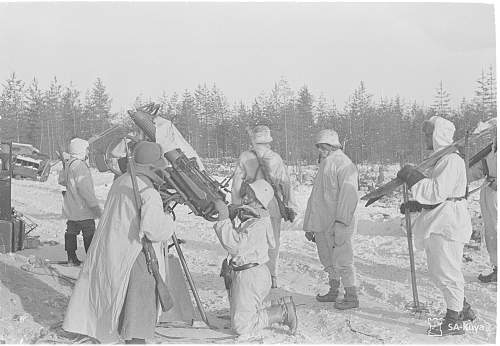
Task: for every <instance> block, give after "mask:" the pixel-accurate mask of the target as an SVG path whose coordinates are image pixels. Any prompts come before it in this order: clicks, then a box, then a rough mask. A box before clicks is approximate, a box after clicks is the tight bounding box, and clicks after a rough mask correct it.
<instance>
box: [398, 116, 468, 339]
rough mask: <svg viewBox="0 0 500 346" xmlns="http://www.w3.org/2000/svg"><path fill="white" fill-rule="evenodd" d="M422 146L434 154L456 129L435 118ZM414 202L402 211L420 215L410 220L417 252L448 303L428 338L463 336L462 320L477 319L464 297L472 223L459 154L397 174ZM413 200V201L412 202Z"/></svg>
mask: <svg viewBox="0 0 500 346" xmlns="http://www.w3.org/2000/svg"><path fill="white" fill-rule="evenodd" d="M423 133H424V138H425V144H426V146H427V149H428V150H433V151H434V152H436V151H439V150H440V149H443V148H444V147H446V146H448V145H450V144H452V143H453V134H454V133H455V126H454V125H453V123H452V122H451V121H449V120H446V119H444V118H441V117H438V116H433V117H431V118H430V119H429V120H426V121H425V122H424V125H423ZM397 176H398V178H399V179H401V180H402V181H404V182H405V183H406V184H407V185H408V187H409V188H411V192H412V195H413V198H414V201H409V204H408V205H407V206H405V205H404V204H403V205H402V206H401V211H404V210H405V209H408V210H409V211H419V212H420V213H419V215H418V216H417V218H416V219H415V221H414V224H413V229H414V231H415V247H416V248H417V249H425V253H426V256H427V266H428V268H429V274H430V276H431V279H432V280H433V281H434V283H435V284H436V286H438V288H439V289H440V290H441V292H442V293H443V296H444V300H445V302H446V307H447V310H446V315H445V317H444V320H443V322H442V324H441V325H440V326H436V327H433V328H430V329H429V330H428V334H430V335H455V334H464V333H465V331H464V329H463V321H465V320H473V319H474V318H475V314H474V312H473V311H472V309H471V307H470V305H469V304H468V303H467V302H466V300H465V297H464V276H463V274H462V268H461V266H462V255H463V249H464V245H465V243H467V242H468V241H469V239H470V236H471V234H472V224H471V218H470V214H469V211H468V209H467V200H466V199H465V191H466V187H467V176H466V171H465V162H464V160H463V159H462V157H461V156H460V155H459V153H458V152H457V151H455V152H451V153H449V154H447V155H444V156H443V157H442V158H441V159H439V160H438V161H437V163H436V164H435V166H434V167H432V168H431V170H430V172H429V177H426V176H425V175H423V174H422V173H421V172H420V171H418V170H416V169H415V168H413V167H412V166H410V165H406V166H404V167H403V168H402V169H401V170H400V171H399V172H398V174H397ZM415 201H416V202H415Z"/></svg>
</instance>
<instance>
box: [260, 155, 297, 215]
mask: <svg viewBox="0 0 500 346" xmlns="http://www.w3.org/2000/svg"><path fill="white" fill-rule="evenodd" d="M252 152H253V153H254V154H255V157H256V158H257V162H258V163H259V167H260V168H261V170H262V174H263V175H264V179H265V180H266V181H267V182H268V183H269V184H270V185H271V186H272V188H273V192H274V198H276V201H277V202H278V208H279V210H280V215H281V217H282V218H283V220H285V221H290V222H293V220H294V219H295V212H294V211H293V209H292V208H289V207H287V206H286V205H285V203H284V202H283V200H284V198H283V199H282V198H281V196H283V197H284V194H283V191H281V196H280V193H279V191H278V186H276V184H275V183H274V182H273V180H272V179H271V176H270V175H269V172H268V171H267V168H266V166H265V165H264V162H263V161H262V158H261V157H259V155H257V152H256V151H255V150H252ZM257 170H258V168H257ZM280 190H281V189H280Z"/></svg>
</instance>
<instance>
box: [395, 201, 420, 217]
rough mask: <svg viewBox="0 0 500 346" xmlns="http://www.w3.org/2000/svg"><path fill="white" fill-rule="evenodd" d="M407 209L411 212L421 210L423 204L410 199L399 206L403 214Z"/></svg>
mask: <svg viewBox="0 0 500 346" xmlns="http://www.w3.org/2000/svg"><path fill="white" fill-rule="evenodd" d="M405 210H408V211H409V212H410V213H416V212H421V211H422V204H420V203H418V202H417V201H408V202H407V203H406V205H405V203H404V202H403V203H401V205H400V207H399V212H400V213H401V214H405Z"/></svg>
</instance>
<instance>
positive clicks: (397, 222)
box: [0, 166, 497, 344]
mask: <svg viewBox="0 0 500 346" xmlns="http://www.w3.org/2000/svg"><path fill="white" fill-rule="evenodd" d="M396 170H397V167H396V166H389V167H386V169H385V176H386V179H385V180H388V179H390V178H392V177H394V175H395V172H396ZM360 171H361V173H362V177H361V180H362V185H365V186H366V185H367V186H370V184H371V182H370V180H375V179H376V174H377V173H378V167H377V166H362V167H360ZM374 172H376V173H374ZM93 176H94V180H95V185H96V192H97V196H98V198H99V200H100V202H101V204H102V205H103V204H104V201H105V198H106V194H107V192H108V190H109V188H110V186H111V183H112V180H113V177H112V175H111V174H103V173H98V172H96V171H93ZM313 176H314V168H313V167H309V168H304V169H303V171H302V178H301V179H300V180H301V181H302V183H301V184H299V183H298V182H296V184H295V192H296V195H297V202H298V204H299V208H300V215H299V218H298V220H297V222H296V223H294V224H285V225H283V232H282V238H281V239H282V240H281V242H282V244H281V252H280V256H281V258H280V274H279V286H280V288H279V289H276V290H272V292H271V295H270V297H269V298H272V297H277V296H281V295H292V296H293V297H294V300H295V302H296V304H297V309H298V318H299V328H298V332H297V334H296V335H295V336H290V335H288V333H287V332H286V328H274V329H270V330H266V331H265V332H264V335H263V336H262V340H260V342H263V343H341V344H345V343H356V344H359V343H366V344H372V343H398V344H399V343H412V344H415V343H419V344H421V343H425V344H429V343H453V344H454V343H460V344H476V343H495V339H496V316H497V315H496V305H497V300H496V288H497V287H496V284H481V283H479V282H478V280H477V278H476V277H477V275H478V274H479V273H480V272H488V271H489V267H488V256H487V253H486V250H485V249H484V248H481V249H474V248H472V247H466V250H465V254H466V257H467V258H468V260H467V261H466V260H464V263H463V271H464V274H465V280H466V296H467V299H468V301H469V302H470V303H471V305H472V307H473V308H474V309H475V310H476V312H477V313H478V316H479V317H478V319H477V320H476V321H474V322H473V323H472V324H470V325H469V327H470V328H469V329H470V331H468V332H467V334H466V335H465V336H450V337H445V338H436V337H430V336H427V335H426V329H427V326H428V321H427V318H429V317H430V318H432V317H440V316H442V315H443V314H444V311H445V305H444V301H443V299H442V297H441V294H440V292H439V290H438V289H437V288H436V287H435V286H434V285H433V284H432V283H431V281H430V279H429V276H428V272H427V267H426V261H425V255H424V253H423V252H420V251H417V252H416V253H415V262H416V272H417V284H418V289H419V291H418V293H419V298H420V301H422V302H424V303H426V305H427V307H428V309H429V312H428V313H426V314H421V315H414V314H412V313H410V312H408V311H407V310H405V305H406V304H407V303H409V302H410V301H411V300H412V291H411V283H410V272H409V257H408V246H407V238H406V236H405V232H404V230H403V228H402V227H401V225H402V220H401V217H400V215H399V203H400V196H399V195H397V194H395V195H393V196H391V197H388V198H385V199H384V200H382V201H379V202H377V203H375V204H374V205H373V206H370V207H367V208H365V207H364V206H361V207H360V210H359V213H360V222H359V228H358V232H357V234H356V235H355V237H354V251H355V265H356V268H357V278H358V281H359V286H360V307H359V308H358V309H355V310H348V311H337V310H335V309H334V308H333V304H332V303H318V302H316V300H315V296H316V294H317V293H324V292H326V290H327V289H328V287H327V275H326V273H324V272H323V271H322V268H321V265H320V263H319V260H318V258H317V252H316V248H315V245H314V244H313V243H310V242H308V241H306V239H305V238H304V234H303V232H302V231H301V217H300V216H301V215H303V212H304V209H305V206H306V203H307V198H308V196H309V193H310V191H311V179H312V177H313ZM221 179H222V177H221ZM12 190H13V206H14V207H15V208H16V209H17V210H18V211H20V212H22V213H25V214H26V215H28V216H29V217H30V218H32V219H33V220H34V221H35V222H36V223H37V224H38V225H39V226H38V228H37V229H36V230H35V231H34V232H33V234H32V235H38V236H40V240H41V241H42V246H41V247H40V248H38V249H30V250H24V251H22V252H18V253H15V254H3V255H2V254H0V343H2V342H5V343H34V342H44V343H50V342H52V343H53V342H56V341H61V340H63V341H64V340H66V341H67V342H70V341H71V340H75V339H74V338H75V336H72V335H68V334H67V333H64V332H63V331H62V330H61V329H60V322H61V321H62V319H63V316H64V312H65V308H66V304H67V301H68V297H69V296H70V294H71V287H72V284H73V280H72V279H71V277H75V276H76V275H77V274H78V272H77V269H75V268H67V267H64V266H60V265H47V264H46V263H45V262H44V260H45V259H50V260H65V259H66V258H65V252H64V245H63V244H64V230H65V220H64V219H62V217H61V213H60V210H61V200H62V196H61V193H60V191H61V189H60V187H59V186H58V185H57V176H56V174H55V172H53V173H52V174H51V176H50V177H49V179H48V181H46V182H44V183H39V182H33V181H27V180H14V184H13V187H12ZM360 194H361V195H362V194H364V191H361V192H360ZM478 198H479V194H475V195H473V196H472V198H471V200H470V206H471V212H472V215H473V221H474V227H475V228H480V227H482V225H481V220H480V213H479V206H478ZM176 212H177V218H178V219H177V221H178V231H177V236H178V237H179V238H182V239H184V240H186V241H187V243H186V244H184V245H183V249H184V254H185V257H186V260H187V262H188V265H189V268H190V270H191V273H192V275H193V279H194V281H195V283H196V285H197V287H198V291H199V293H200V298H201V301H202V303H203V305H204V307H205V310H206V311H207V314H208V318H209V320H210V322H211V324H213V325H214V326H215V327H216V328H215V329H207V328H204V327H203V326H201V325H198V324H197V327H196V328H189V329H186V328H158V330H157V331H158V335H157V336H156V337H155V339H154V340H150V342H152V343H161V342H162V343H165V342H173V343H214V342H215V343H233V342H235V340H234V339H233V338H231V334H230V331H229V329H228V325H229V320H228V315H229V306H228V302H227V299H226V292H225V289H224V285H223V281H222V279H221V278H220V277H219V266H220V263H221V261H222V259H223V257H224V255H225V254H224V251H223V250H222V248H221V246H220V245H219V243H218V241H217V239H216V236H215V233H214V231H213V230H212V224H211V223H209V222H207V221H205V220H204V219H202V218H199V217H195V216H193V215H190V214H188V210H187V208H185V207H183V206H181V207H178V208H177V209H176ZM403 221H404V220H403ZM79 241H81V239H79ZM79 246H80V248H82V247H83V244H82V243H80V245H79ZM483 247H484V246H483ZM78 254H79V257H80V258H84V254H83V252H82V251H81V250H79V252H78Z"/></svg>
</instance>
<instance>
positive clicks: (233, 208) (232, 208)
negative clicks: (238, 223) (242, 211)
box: [227, 204, 239, 220]
mask: <svg viewBox="0 0 500 346" xmlns="http://www.w3.org/2000/svg"><path fill="white" fill-rule="evenodd" d="M238 207H239V205H236V204H230V205H228V206H227V209H228V211H229V218H230V219H231V220H234V219H235V218H236V216H238Z"/></svg>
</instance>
